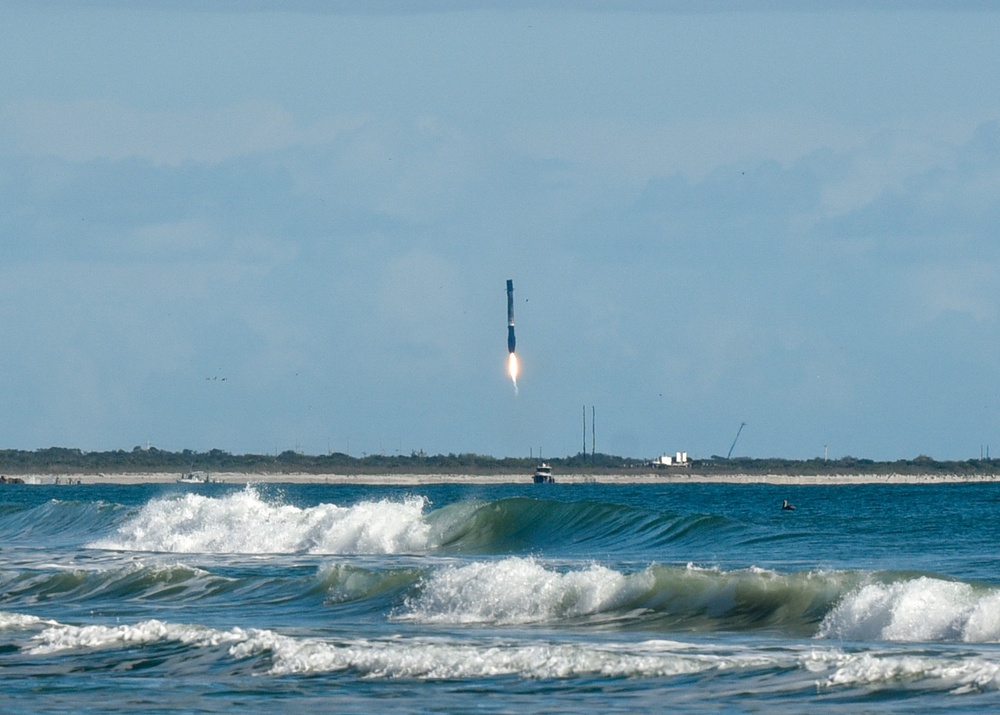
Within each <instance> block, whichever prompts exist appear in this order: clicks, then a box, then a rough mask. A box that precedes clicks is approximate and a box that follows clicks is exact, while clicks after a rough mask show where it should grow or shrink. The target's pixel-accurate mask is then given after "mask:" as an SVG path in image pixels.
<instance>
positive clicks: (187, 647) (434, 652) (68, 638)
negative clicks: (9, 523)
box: [0, 612, 1000, 694]
mask: <svg viewBox="0 0 1000 715" xmlns="http://www.w3.org/2000/svg"><path fill="white" fill-rule="evenodd" d="M2 628H7V629H23V630H35V631H37V630H38V629H39V628H41V629H42V630H41V631H40V632H37V633H35V635H33V636H31V637H30V638H29V639H28V641H27V643H26V644H25V645H24V646H22V648H21V650H22V653H23V656H24V657H26V658H35V657H47V658H53V657H66V658H81V657H85V656H86V654H87V653H89V652H102V651H108V650H116V649H117V650H119V651H121V652H122V655H121V658H122V662H123V663H131V662H136V660H135V659H136V658H137V657H139V654H140V653H141V652H143V651H145V650H147V649H150V648H154V649H155V648H160V647H161V646H170V648H169V649H168V650H166V651H163V650H157V651H155V652H157V653H160V654H161V655H159V656H157V658H158V659H159V660H161V661H164V660H169V659H171V658H173V659H176V661H177V664H178V665H179V664H180V663H182V662H183V661H186V660H188V659H190V658H191V657H193V656H194V655H195V653H196V652H198V651H210V652H212V653H213V654H211V655H210V656H209V657H212V658H215V659H216V660H217V661H220V662H221V661H223V660H227V659H228V660H230V661H231V662H232V664H233V665H235V664H238V663H246V664H247V665H248V666H249V667H250V668H251V672H253V673H255V674H257V675H268V676H278V677H287V676H309V675H322V674H335V673H345V674H346V673H353V674H355V675H357V676H360V677H362V678H366V679H401V678H405V679H414V680H432V681H438V680H470V679H492V678H502V677H515V678H520V679H526V680H545V679H579V678H591V677H599V678H640V679H643V678H668V679H669V678H676V677H681V676H703V675H704V676H711V677H713V678H731V679H734V682H742V681H743V680H744V679H746V678H751V679H756V678H763V679H765V680H766V681H767V682H769V683H770V685H769V687H770V688H778V689H783V690H786V691H789V692H792V691H795V690H801V689H804V688H819V689H820V690H821V691H837V690H845V689H847V690H849V689H856V688H865V689H874V690H883V691H894V690H910V691H913V690H921V689H922V690H938V691H944V692H950V693H953V694H964V693H972V692H986V691H995V690H997V689H1000V662H998V661H997V660H994V659H990V658H987V657H984V656H982V655H978V654H968V655H958V654H952V655H942V654H931V653H911V652H905V651H901V652H892V651H884V652H881V653H874V652H846V651H843V650H841V649H840V648H836V647H820V646H812V647H787V648H779V647H775V646H765V647H754V646H729V647H720V646H715V645H707V644H695V643H686V642H683V641H676V640H666V639H646V640H639V641H636V642H634V643H628V644H626V643H609V642H603V641H579V640H572V641H552V640H549V641H543V640H537V639H534V640H523V639H517V638H514V639H498V638H491V639H482V640H480V639H461V640H458V639H453V638H420V637H416V638H413V637H407V638H403V637H396V638H371V639H369V638H356V639H323V638H315V637H296V636H290V635H286V634H282V633H280V632H278V631H275V630H271V629H255V628H250V629H243V628H230V629H215V628H209V627H205V626H200V625H197V624H180V623H170V622H165V621H161V620H156V619H153V620H147V621H140V622H137V623H134V624H119V625H115V626H106V625H88V626H75V625H67V624H59V623H54V622H51V621H44V620H42V619H39V618H36V617H33V616H22V615H17V614H9V613H3V612H0V629H2ZM177 647H181V648H182V650H180V651H177V650H175V648H177ZM129 652H132V653H134V654H133V655H129ZM171 654H172V655H171ZM199 657H203V656H199ZM776 679H777V680H776Z"/></svg>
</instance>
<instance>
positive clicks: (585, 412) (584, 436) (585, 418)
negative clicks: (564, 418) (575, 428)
mask: <svg viewBox="0 0 1000 715" xmlns="http://www.w3.org/2000/svg"><path fill="white" fill-rule="evenodd" d="M583 458H584V459H586V458H587V406H586V405H584V406H583Z"/></svg>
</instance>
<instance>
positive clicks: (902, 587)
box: [819, 576, 1000, 643]
mask: <svg viewBox="0 0 1000 715" xmlns="http://www.w3.org/2000/svg"><path fill="white" fill-rule="evenodd" d="M819 636H820V637H823V638H839V639H844V640H857V641H860V640H874V641H927V642H942V641H959V642H966V643H997V642H1000V591H998V590H996V589H993V588H976V587H973V586H972V585H970V584H968V583H962V582H958V581H946V580H943V579H938V578H930V577H926V576H921V577H919V578H913V579H907V580H904V581H897V582H891V583H870V584H867V585H864V586H862V587H861V588H858V589H857V590H855V591H852V592H851V593H849V594H847V595H846V596H844V598H843V600H842V601H841V602H840V603H839V604H838V605H837V606H836V608H834V609H833V610H832V611H831V612H830V613H829V614H828V615H827V616H826V618H825V619H824V620H823V623H822V624H821V625H820V628H819Z"/></svg>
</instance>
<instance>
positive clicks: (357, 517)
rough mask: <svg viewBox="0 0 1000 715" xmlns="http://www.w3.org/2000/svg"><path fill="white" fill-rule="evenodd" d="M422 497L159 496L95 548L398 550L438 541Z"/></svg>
mask: <svg viewBox="0 0 1000 715" xmlns="http://www.w3.org/2000/svg"><path fill="white" fill-rule="evenodd" d="M426 505H427V502H426V500H424V499H422V498H410V499H406V500H402V501H389V500H381V501H369V502H361V503H359V504H355V505H353V506H349V507H341V506H337V505H335V504H319V505H317V506H313V507H309V508H304V509H303V508H299V507H296V506H292V505H288V504H280V503H279V504H272V503H270V502H268V501H266V500H264V499H263V498H261V496H260V494H259V493H258V492H257V491H256V490H255V489H253V488H252V487H248V488H247V489H245V490H243V491H241V492H236V493H234V494H230V495H227V496H224V497H218V498H216V497H208V496H202V495H200V494H186V495H184V496H182V497H173V498H166V499H154V500H152V501H150V502H149V503H148V504H146V505H145V506H143V508H142V509H141V510H140V511H139V513H138V514H136V515H135V516H134V517H133V518H132V519H130V520H129V521H128V522H127V523H126V524H124V525H123V526H122V527H121V528H119V530H118V532H117V533H116V534H115V535H113V536H111V537H108V538H106V539H102V540H100V541H97V542H94V543H92V544H90V546H91V547H93V548H102V549H114V550H122V551H161V552H174V553H220V554H221V553H226V554H232V553H243V554H261V553H316V554H394V553H414V552H421V551H425V550H427V549H428V548H430V547H431V546H432V543H431V541H432V540H431V528H430V526H429V525H428V524H427V522H426V520H425V519H424V515H423V512H424V509H425V507H426Z"/></svg>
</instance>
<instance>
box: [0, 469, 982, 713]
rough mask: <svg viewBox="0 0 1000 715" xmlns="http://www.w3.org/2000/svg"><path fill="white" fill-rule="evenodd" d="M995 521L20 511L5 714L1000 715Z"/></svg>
mask: <svg viewBox="0 0 1000 715" xmlns="http://www.w3.org/2000/svg"><path fill="white" fill-rule="evenodd" d="M782 499H790V500H791V501H793V502H794V503H795V504H796V505H797V507H798V508H797V509H796V510H795V511H782V510H781V509H780V504H781V501H782ZM998 506H1000V486H998V485H993V484H976V485H946V486H903V485H892V486H841V487H782V488H779V487H772V486H763V485H636V486H621V485H595V484H588V485H560V484H554V485H533V484H524V485H511V486H502V487H498V486H472V485H470V486H456V485H440V486H434V485H432V486H425V487H413V488H409V489H406V490H401V489H398V488H388V487H372V486H364V487H361V486H358V487H351V486H327V485H315V486H312V485H280V486H275V485H268V486H242V485H240V486H236V485H224V484H207V485H195V486H185V485H145V486H111V485H107V486H58V487H57V486H19V485H5V486H3V487H0V543H2V544H3V546H2V548H0V676H2V679H3V686H4V687H3V690H4V692H3V696H2V697H3V708H2V710H3V712H5V713H8V712H9V713H36V712H63V711H65V712H77V713H80V712H83V713H87V712H94V713H96V712H137V711H141V712H233V711H234V710H236V709H239V710H240V711H242V712H247V713H272V712H279V711H288V710H290V709H292V708H304V709H306V710H305V711H327V712H358V713H360V712H366V713H368V712H373V711H375V712H470V711H473V710H475V711H477V712H495V713H501V712H517V713H523V712H526V711H530V712H567V713H568V712H602V713H604V712H633V711H637V710H645V711H662V710H664V708H665V707H666V705H667V704H669V709H670V711H672V712H713V711H715V712H769V713H774V712H779V713H780V712H789V713H791V712H795V713H799V712H803V711H804V710H806V709H807V708H808V709H809V710H811V711H815V712H859V711H874V710H878V711H879V712H932V711H936V710H939V711H944V710H948V712H962V711H969V712H972V711H977V712H978V711H981V710H983V709H985V708H990V709H995V708H997V707H1000V695H998V690H1000V648H998V646H997V644H998V643H1000V571H998V568H997V557H996V546H995V545H996V544H997V543H998V536H1000V533H998V532H1000V526H998V519H997V517H996V513H997V507H998Z"/></svg>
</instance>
